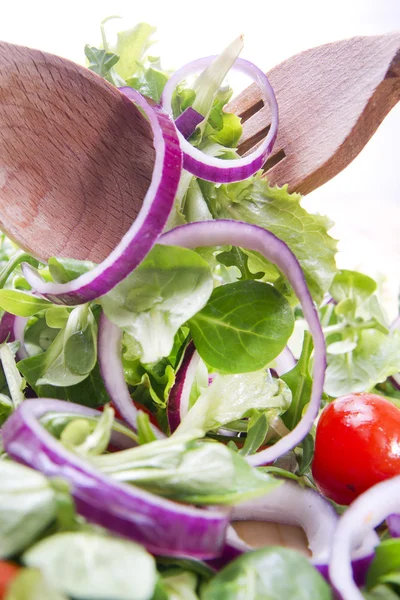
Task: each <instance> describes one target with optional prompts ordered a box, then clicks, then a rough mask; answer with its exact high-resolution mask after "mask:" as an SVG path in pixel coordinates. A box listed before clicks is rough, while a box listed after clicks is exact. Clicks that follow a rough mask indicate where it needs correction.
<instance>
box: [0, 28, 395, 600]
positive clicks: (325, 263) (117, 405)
mask: <svg viewBox="0 0 400 600" xmlns="http://www.w3.org/2000/svg"><path fill="white" fill-rule="evenodd" d="M106 27H107V24H106V22H105V23H103V24H102V34H103V44H102V47H101V48H96V47H92V46H86V48H85V54H86V57H87V59H88V67H89V69H91V70H92V71H94V72H95V73H97V74H98V75H100V76H102V77H104V78H105V79H106V80H108V81H109V82H110V83H112V84H113V85H115V86H117V87H119V88H120V89H121V93H123V94H125V96H126V102H128V103H129V102H131V101H132V102H133V103H134V104H135V106H137V107H138V108H139V109H140V110H141V112H142V113H143V119H147V121H148V123H149V124H150V126H151V128H152V131H153V136H154V147H155V152H156V158H155V164H154V172H153V178H152V181H151V185H150V187H149V190H148V192H147V195H146V197H145V199H144V201H143V207H142V210H141V212H140V213H139V215H138V218H137V220H136V221H135V223H134V224H133V225H132V227H131V229H130V230H129V231H128V232H127V233H126V235H125V236H124V238H123V239H122V240H121V242H120V244H119V245H118V246H117V248H116V249H115V250H114V252H113V253H112V254H111V255H110V256H109V257H108V258H107V259H106V260H105V261H104V262H103V263H101V264H99V265H94V264H93V263H89V262H87V261H86V262H85V261H77V260H73V259H69V258H59V257H57V258H51V259H50V260H49V261H48V263H47V264H41V263H39V262H38V261H37V260H35V259H34V258H32V257H31V256H29V255H27V254H26V253H25V252H24V251H22V250H19V249H17V248H16V247H15V246H14V245H13V244H12V243H11V242H10V241H9V240H8V239H7V238H6V237H5V236H3V237H2V238H1V248H0V261H1V267H2V270H1V272H0V288H1V289H0V307H1V309H2V311H3V313H2V318H1V323H0V342H1V346H0V360H1V367H2V368H1V371H0V382H1V390H0V391H1V394H0V425H1V438H0V440H1V445H0V458H1V460H0V559H1V560H2V562H0V598H5V599H6V600H22V599H29V600H39V599H40V600H62V599H64V600H65V599H66V598H75V599H82V600H83V599H91V600H95V599H96V600H97V599H98V600H100V599H102V600H151V599H153V600H168V599H169V600H178V599H185V600H196V599H198V600H218V599H219V600H222V599H229V600H235V599H237V600H239V599H242V598H246V599H248V600H253V599H254V600H258V599H268V600H282V598H288V599H289V598H290V599H292V600H297V599H299V600H300V599H302V600H306V599H309V600H315V599H320V600H328V599H330V598H334V597H337V598H343V599H344V600H357V599H360V598H369V599H383V598H385V599H387V600H390V599H392V598H393V599H394V598H398V597H400V540H399V539H398V536H400V516H398V514H397V513H399V514H400V477H399V476H398V474H399V473H400V434H399V431H400V410H399V408H400V404H399V403H400V379H399V376H398V375H397V374H398V372H399V371H400V332H399V331H398V327H397V326H398V323H396V322H395V323H394V324H392V326H390V324H389V323H388V322H387V318H386V316H385V312H384V310H383V308H382V306H381V304H380V301H379V294H378V289H377V284H376V282H375V281H374V280H373V279H371V278H370V277H369V276H367V275H364V274H362V273H358V272H354V271H346V270H338V269H337V267H336V264H335V253H336V241H335V240H334V239H333V238H332V237H331V236H330V234H329V230H330V228H331V226H332V223H331V222H330V221H329V219H327V218H326V217H323V216H321V215H315V214H310V213H308V212H307V211H306V210H305V209H304V208H303V207H302V205H301V196H300V195H299V194H295V193H294V194H290V193H289V192H288V189H287V186H286V187H285V186H284V187H282V188H279V187H272V186H271V185H269V183H268V181H267V179H266V178H265V176H264V173H263V171H262V166H263V164H264V162H265V160H266V157H267V156H268V155H269V154H270V153H271V151H272V148H273V143H274V140H275V137H276V134H277V129H278V107H277V104H276V100H275V96H274V93H273V90H272V89H271V87H270V85H269V83H268V80H267V78H266V77H265V75H264V74H263V73H262V72H261V71H260V70H259V69H258V68H257V67H255V65H252V64H251V63H249V62H247V61H245V60H243V59H240V58H238V55H239V53H240V51H241V49H242V45H243V42H242V39H241V38H239V39H238V40H235V41H234V42H233V43H232V44H231V45H230V46H229V47H228V48H227V49H226V50H225V51H224V52H222V54H221V55H219V56H218V57H210V58H207V59H201V60H199V61H195V62H193V63H190V64H189V65H186V66H185V67H183V69H181V70H180V71H178V72H177V73H175V74H174V75H172V76H171V74H170V73H169V72H167V71H165V70H163V69H162V67H161V65H160V60H159V58H158V57H154V56H152V55H151V54H150V48H151V43H152V42H151V38H152V36H153V34H154V29H153V28H151V27H150V26H148V25H146V24H143V23H142V24H139V25H137V26H136V27H134V28H133V29H131V30H129V31H124V32H122V33H120V34H119V35H118V38H117V40H116V41H115V43H114V44H113V45H111V44H110V43H109V42H108V40H107V36H106V34H105V29H106ZM231 69H236V70H239V71H241V72H242V73H245V74H246V75H248V76H249V77H250V78H251V79H253V80H254V81H255V82H256V83H257V84H258V85H259V87H260V90H261V94H262V97H263V100H264V103H268V104H269V106H270V109H271V115H272V124H271V127H270V129H269V132H268V135H267V137H266V139H265V140H264V141H263V142H262V143H261V145H260V146H259V147H257V149H256V150H254V151H253V152H252V153H250V154H249V155H248V156H247V157H245V158H241V157H240V156H239V155H238V153H237V151H236V148H237V145H238V142H239V140H240V137H241V133H242V124H241V120H240V119H239V117H237V116H236V115H234V114H231V113H228V112H225V111H224V107H225V105H226V104H227V102H228V101H229V100H230V98H231V97H232V94H233V90H232V89H231V87H229V85H227V84H226V83H225V77H226V75H227V73H228V72H229V71H230V70H231ZM147 99H151V100H152V101H153V102H151V103H149V102H148V101H147ZM182 165H183V166H182ZM134 167H135V165H133V168H134ZM321 410H322V413H321ZM348 505H350V506H348ZM243 521H256V522H259V521H268V522H275V523H281V524H286V525H295V526H298V527H300V528H302V529H304V531H305V534H306V536H307V539H308V546H309V551H310V552H309V557H306V556H303V555H301V554H300V553H298V552H296V551H295V550H292V549H289V548H285V547H277V546H270V545H266V546H263V547H261V548H259V549H253V548H251V547H250V546H249V545H248V544H247V542H246V541H245V539H242V538H241V537H240V535H239V533H237V532H236V530H235V528H234V527H235V522H243ZM237 529H238V532H240V531H242V530H243V529H242V528H241V527H240V528H239V527H238V528H237Z"/></svg>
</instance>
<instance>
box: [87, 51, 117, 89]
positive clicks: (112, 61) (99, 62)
mask: <svg viewBox="0 0 400 600" xmlns="http://www.w3.org/2000/svg"><path fill="white" fill-rule="evenodd" d="M85 56H86V58H87V59H88V61H89V64H88V69H90V70H91V71H93V72H94V73H97V75H100V77H104V79H107V80H108V81H109V82H110V83H114V79H113V78H112V77H111V76H110V70H111V69H112V67H114V66H115V65H116V64H117V62H118V61H119V56H118V54H114V52H107V51H106V50H104V49H103V48H95V47H94V46H89V44H86V46H85Z"/></svg>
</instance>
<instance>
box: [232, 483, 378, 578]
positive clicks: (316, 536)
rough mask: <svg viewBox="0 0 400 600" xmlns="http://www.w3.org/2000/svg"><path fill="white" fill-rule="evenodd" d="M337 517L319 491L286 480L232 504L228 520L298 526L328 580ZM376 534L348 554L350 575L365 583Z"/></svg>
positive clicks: (313, 557) (315, 562) (376, 541)
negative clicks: (257, 495) (274, 487)
mask: <svg viewBox="0 0 400 600" xmlns="http://www.w3.org/2000/svg"><path fill="white" fill-rule="evenodd" d="M338 520H339V517H338V515H337V514H336V511H335V510H334V508H333V506H332V505H331V504H330V503H329V502H328V501H327V500H326V499H325V498H324V497H323V496H322V495H321V494H319V493H318V492H316V491H314V490H312V489H311V488H303V487H301V486H300V485H298V484H297V483H294V482H293V481H285V482H284V483H283V484H282V485H281V486H280V487H278V488H276V489H274V490H273V491H272V492H271V493H270V494H268V495H266V496H264V497H261V498H255V499H254V500H250V501H248V502H243V503H242V504H239V505H238V506H235V507H234V508H233V512H232V515H231V521H232V522H234V521H269V522H272V523H281V524H283V525H295V526H298V527H301V528H302V529H303V530H304V532H305V534H306V536H307V540H308V547H309V549H310V551H311V559H310V560H311V563H312V564H313V565H314V566H315V567H316V568H317V569H318V570H319V572H320V573H321V575H323V576H324V577H325V578H326V579H328V580H329V574H328V569H329V560H330V556H331V548H332V540H333V536H334V534H335V530H336V527H337V524H338ZM377 543H378V536H377V535H376V534H375V532H373V533H372V532H371V533H370V535H368V536H367V537H366V538H365V540H363V543H362V544H361V545H360V546H359V547H357V548H356V549H355V550H354V551H353V552H352V555H351V565H352V569H353V577H354V578H355V579H356V580H357V581H358V583H359V584H362V583H364V581H365V575H366V571H367V568H368V566H369V564H370V562H371V560H372V558H373V555H374V550H373V549H374V547H375V546H376V544H377Z"/></svg>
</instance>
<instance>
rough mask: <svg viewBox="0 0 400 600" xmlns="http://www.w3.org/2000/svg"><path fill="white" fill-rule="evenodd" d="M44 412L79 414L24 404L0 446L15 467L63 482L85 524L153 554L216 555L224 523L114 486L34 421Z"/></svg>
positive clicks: (44, 402)
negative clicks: (114, 534) (125, 539)
mask: <svg viewBox="0 0 400 600" xmlns="http://www.w3.org/2000/svg"><path fill="white" fill-rule="evenodd" d="M47 412H68V413H71V412H72V413H75V412H76V413H77V414H81V413H82V411H81V407H78V406H77V405H75V404H71V403H69V402H63V401H61V400H51V399H48V398H46V399H41V398H39V399H38V400H27V401H26V402H23V403H22V404H21V405H20V406H19V407H18V409H17V410H16V411H15V412H14V413H13V414H12V415H11V416H10V417H9V418H8V420H7V421H6V423H5V424H4V426H3V430H2V433H3V443H4V447H5V449H6V451H7V453H8V454H9V456H11V458H14V459H15V460H17V461H18V462H21V463H23V464H25V465H27V466H29V467H32V468H34V469H37V470H38V471H40V472H42V473H43V474H44V475H47V476H48V477H63V478H64V479H66V481H68V482H69V483H70V485H71V494H72V496H73V498H74V500H75V503H76V508H77V511H78V513H79V514H81V515H82V516H84V517H85V518H86V519H88V521H91V522H93V523H97V524H98V525H101V526H102V527H105V528H107V529H108V530H110V531H112V532H114V533H116V534H118V535H121V536H123V537H126V538H128V539H131V540H134V541H136V542H138V543H140V544H143V545H144V546H145V547H146V548H147V549H148V550H149V551H150V552H152V553H153V554H164V555H168V556H181V557H189V558H197V559H208V558H213V557H215V556H218V554H219V552H220V550H221V548H222V546H223V542H224V538H225V531H226V527H227V525H228V518H227V516H226V515H224V514H222V512H217V511H216V510H201V509H197V508H193V507H191V506H185V505H182V504H177V503H175V502H172V501H170V500H165V499H164V498H160V497H158V496H155V495H153V494H150V493H148V492H145V491H143V490H140V489H138V488H136V487H134V486H131V485H127V484H123V483H117V482H115V481H113V480H112V479H110V478H109V477H107V476H105V475H103V474H102V473H100V472H99V471H97V470H96V469H94V468H93V467H92V466H91V465H90V463H88V462H85V461H84V460H82V459H81V458H80V457H78V456H76V455H74V454H72V453H71V452H69V451H68V450H67V449H66V448H64V447H63V446H62V445H61V444H60V442H58V440H56V439H55V438H53V437H52V436H51V435H50V433H49V432H47V431H46V430H45V429H44V428H43V427H42V426H41V424H40V422H39V420H38V419H40V417H41V416H43V415H44V414H45V413H47Z"/></svg>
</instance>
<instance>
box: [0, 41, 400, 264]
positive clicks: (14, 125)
mask: <svg viewBox="0 0 400 600" xmlns="http://www.w3.org/2000/svg"><path fill="white" fill-rule="evenodd" d="M399 47H400V35H399V34H397V33H396V34H390V35H385V36H376V37H360V38H353V39H350V40H344V41H341V42H337V43H334V44H327V45H325V46H320V47H318V48H314V49H312V50H308V51H306V52H303V53H301V54H299V55H297V56H294V57H292V58H290V59H289V60H287V61H285V62H283V63H282V64H280V65H278V66H277V67H275V68H274V69H273V70H272V71H271V72H270V73H269V76H270V79H271V82H272V84H273V86H274V88H275V92H276V95H277V99H278V104H279V108H280V129H279V135H278V140H277V144H276V145H275V149H274V153H273V155H272V157H271V158H270V159H269V160H268V161H267V163H266V170H267V173H268V178H269V179H270V181H271V182H273V183H278V184H284V183H289V187H290V189H291V190H297V191H300V192H303V193H307V192H309V191H311V190H312V189H315V188H316V187H318V186H319V185H321V184H322V183H324V182H325V181H327V180H328V179H330V178H332V177H333V176H334V175H335V174H336V173H338V172H339V171H340V170H341V169H343V168H344V167H345V166H346V165H347V164H349V162H350V161H351V160H352V159H353V158H354V157H355V156H356V155H357V154H358V152H360V150H361V149H362V147H363V146H364V145H365V143H366V142H367V141H368V139H369V138H370V137H371V135H372V134H373V132H374V131H375V130H376V129H377V127H378V125H379V123H380V122H381V121H382V119H383V118H384V116H385V115H386V114H387V113H388V112H389V110H390V109H391V108H392V107H393V106H394V105H395V104H396V102H397V101H398V100H399V98H400V61H399ZM228 108H229V109H230V110H235V112H237V113H238V114H240V115H241V116H242V117H243V120H244V121H245V124H244V136H243V140H242V143H241V146H240V150H241V151H242V152H246V151H249V149H250V148H251V147H253V146H254V145H255V144H257V143H258V142H259V140H260V139H261V138H262V137H263V136H264V135H265V132H266V130H267V128H268V111H267V107H262V103H261V101H260V99H259V94H258V90H257V88H256V87H255V86H251V87H250V88H248V90H246V91H245V92H243V93H242V94H241V95H240V96H239V97H238V99H237V100H236V101H235V102H234V103H232V104H231V105H230V106H229V107H228ZM153 162H154V150H153V147H152V136H151V133H150V131H149V127H148V125H147V123H146V121H145V120H144V119H143V118H142V117H141V116H140V114H139V112H138V111H137V109H136V108H135V107H134V105H133V104H132V103H131V102H129V101H127V100H126V99H125V98H124V97H123V96H122V95H121V94H120V93H119V92H118V91H117V90H116V89H115V88H113V87H112V86H111V85H110V84H108V83H107V82H106V81H104V80H102V79H101V78H100V77H98V76H97V75H95V74H93V73H92V72H90V71H89V70H87V69H84V68H83V67H80V66H78V65H75V64H74V63H72V62H70V61H68V60H66V59H62V58H59V57H56V56H53V55H50V54H46V53H44V52H40V51H38V50H31V49H28V48H24V47H20V46H14V45H12V44H7V43H4V42H3V43H0V229H2V230H3V231H5V232H6V233H7V234H8V235H9V236H10V237H11V238H12V239H14V240H15V241H16V242H17V243H18V245H19V246H21V247H22V248H24V249H26V250H27V251H28V252H30V253H31V254H33V255H34V256H36V257H38V258H41V259H47V258H48V257H49V256H52V255H61V256H70V257H73V258H79V259H89V260H93V261H95V262H99V261H101V260H102V259H104V258H105V257H106V256H107V255H108V254H109V253H110V251H111V250H112V249H113V248H114V247H115V246H116V244H117V243H118V241H119V240H120V239H121V237H122V235H123V234H124V233H125V232H126V231H127V229H128V228H129V226H130V224H131V223H132V221H133V220H134V219H135V217H136V215H137V213H138V211H139V209H140V206H141V203H142V200H143V197H144V195H145V192H146V189H147V187H148V184H149V181H150V177H151V172H152V166H153Z"/></svg>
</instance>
